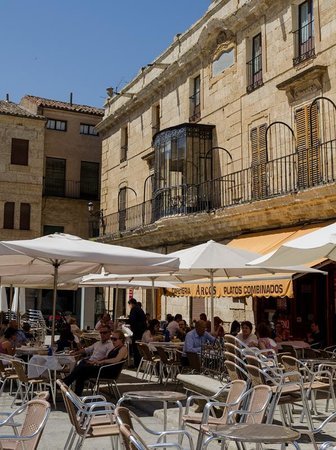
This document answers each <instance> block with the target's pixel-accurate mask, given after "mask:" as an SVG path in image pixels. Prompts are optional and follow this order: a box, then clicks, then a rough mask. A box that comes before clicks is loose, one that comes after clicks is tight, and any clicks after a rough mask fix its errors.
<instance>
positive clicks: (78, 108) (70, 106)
mask: <svg viewBox="0 0 336 450" xmlns="http://www.w3.org/2000/svg"><path fill="white" fill-rule="evenodd" d="M23 99H27V100H29V101H31V102H33V103H35V104H36V105H37V106H41V107H44V108H52V109H61V110H65V111H74V112H81V113H86V114H94V115H97V116H103V115H104V109H103V108H95V107H93V106H87V105H77V104H76V103H69V102H60V101H57V100H51V99H48V98H42V97H35V96H34V95H25V96H24V97H23ZM23 99H22V100H23Z"/></svg>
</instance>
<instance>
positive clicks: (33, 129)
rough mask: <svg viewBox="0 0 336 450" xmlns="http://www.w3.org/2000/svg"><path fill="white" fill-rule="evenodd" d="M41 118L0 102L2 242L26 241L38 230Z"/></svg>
mask: <svg viewBox="0 0 336 450" xmlns="http://www.w3.org/2000/svg"><path fill="white" fill-rule="evenodd" d="M44 125H45V119H44V117H42V116H38V115H36V114H31V113H29V112H28V111H26V110H25V109H23V108H21V107H20V106H19V105H16V104H15V103H12V102H6V101H0V142H1V150H0V151H1V163H0V211H1V212H0V224H1V226H0V229H1V239H3V240H9V239H29V238H33V237H36V236H39V234H40V230H41V208H42V202H41V199H42V177H43V153H44Z"/></svg>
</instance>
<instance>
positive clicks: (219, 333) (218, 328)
mask: <svg viewBox="0 0 336 450" xmlns="http://www.w3.org/2000/svg"><path fill="white" fill-rule="evenodd" d="M223 323H224V322H223V320H222V319H221V318H220V317H218V316H215V317H214V331H213V332H212V333H211V334H212V336H214V337H215V338H217V339H218V338H222V337H224V334H225V332H224V328H223V326H222V325H223Z"/></svg>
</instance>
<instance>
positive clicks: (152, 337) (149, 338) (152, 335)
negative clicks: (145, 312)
mask: <svg viewBox="0 0 336 450" xmlns="http://www.w3.org/2000/svg"><path fill="white" fill-rule="evenodd" d="M159 330H160V322H159V321H158V320H157V319H152V320H150V321H149V325H148V330H146V331H145V332H144V333H143V335H142V339H141V340H142V342H145V343H146V344H149V343H151V342H155V341H162V340H163V336H162V334H160V333H159Z"/></svg>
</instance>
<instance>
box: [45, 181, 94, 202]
mask: <svg viewBox="0 0 336 450" xmlns="http://www.w3.org/2000/svg"><path fill="white" fill-rule="evenodd" d="M99 192H100V188H99V184H98V182H90V181H74V180H61V181H60V180H59V179H56V178H55V179H53V178H51V177H44V178H43V195H44V196H49V197H65V198H79V199H83V200H99Z"/></svg>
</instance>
